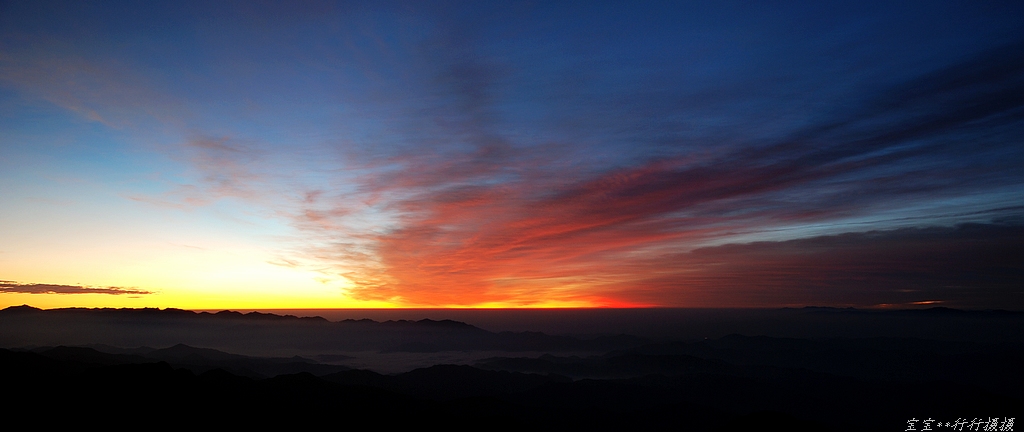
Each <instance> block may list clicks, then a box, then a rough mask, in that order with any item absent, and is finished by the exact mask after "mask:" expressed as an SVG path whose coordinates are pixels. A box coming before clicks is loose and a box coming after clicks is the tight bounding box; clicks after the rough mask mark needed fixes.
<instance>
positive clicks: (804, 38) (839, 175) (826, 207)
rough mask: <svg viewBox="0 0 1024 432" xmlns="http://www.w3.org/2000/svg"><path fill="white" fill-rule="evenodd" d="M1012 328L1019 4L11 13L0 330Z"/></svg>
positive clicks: (1023, 216) (1021, 164) (459, 5)
mask: <svg viewBox="0 0 1024 432" xmlns="http://www.w3.org/2000/svg"><path fill="white" fill-rule="evenodd" d="M20 304H30V305H33V306H37V307H44V308H50V307H161V308H164V307H177V308H187V309H216V308H241V309H256V308H350V307H354V308H361V307H701V308H708V307H711V308H719V307H721V308H733V307H740V308H750V307H767V308H774V307H801V306H809V305H813V306H833V307H864V308H885V307H931V306H946V307H955V308H969V309H1013V310H1020V309H1024V3H1021V2H1013V1H1006V2H1000V1H986V2H970V1H962V2H953V1H949V2H935V1H927V2H924V1H922V2H881V1H879V2H871V1H849V2H845V1H837V2H817V1H807V2H733V1H720V2H682V1H673V2H655V1H651V2H597V1H595V2H527V1H522V2H507V3H506V2H498V1H494V2H443V1H438V2H419V1H414V2H319V1H309V2H258V1H238V2H207V1H202V2H192V1H173V2H159V1H154V2H134V1H126V2H117V1H111V2H77V1H68V2H52V1H45V0H43V1H3V2H0V306H9V305H20Z"/></svg>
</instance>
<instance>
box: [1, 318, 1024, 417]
mask: <svg viewBox="0 0 1024 432" xmlns="http://www.w3.org/2000/svg"><path fill="white" fill-rule="evenodd" d="M800 312H801V313H811V314H842V315H843V316H846V314H851V313H853V314H856V313H858V312H856V311H847V310H825V309H820V310H801V311H800ZM928 313H932V314H935V313H937V314H940V315H945V314H956V312H949V311H941V310H940V311H937V312H928ZM968 314H975V312H968ZM30 324H34V325H37V326H40V327H37V328H35V329H30V331H32V332H34V333H32V334H35V335H42V336H45V337H46V338H50V339H49V340H53V339H61V338H65V339H67V340H83V339H87V338H88V337H89V336H96V335H97V334H96V333H95V332H96V331H100V330H104V331H111V332H112V333H110V334H106V335H103V334H100V335H99V336H96V339H94V340H91V341H89V343H91V344H92V345H90V346H52V347H47V346H40V345H41V344H38V343H36V344H29V343H25V344H23V345H21V346H22V347H23V348H22V349H19V350H10V349H0V380H3V381H2V382H4V391H5V394H6V395H7V399H8V400H10V401H11V402H9V403H7V404H6V405H5V409H6V410H8V412H11V413H17V414H18V415H24V416H34V417H37V418H46V417H45V416H47V415H48V414H49V413H52V412H60V413H61V417H60V418H62V419H86V418H93V417H95V416H96V415H97V413H106V412H110V411H111V410H112V409H117V410H121V411H124V412H125V413H127V414H124V415H129V416H132V417H133V418H140V419H142V418H148V419H160V422H161V425H167V426H173V427H192V426H194V425H195V424H199V423H202V424H208V425H215V426H228V425H230V426H231V427H266V426H268V425H271V426H281V427H297V426H299V427H302V426H305V427H318V426H322V425H323V424H324V423H325V422H328V423H330V422H334V423H336V422H338V421H342V420H343V421H351V419H368V420H364V421H372V422H373V424H374V425H377V426H397V427H417V428H425V427H435V426H439V427H445V428H447V429H469V428H473V429H482V428H487V429H541V430H551V429H571V430H581V429H589V430H623V429H628V430H694V431H732V430H736V431H739V430H756V429H777V430H815V431H829V430H832V431H865V430H904V429H905V428H906V425H907V423H906V422H907V420H909V419H911V418H917V419H923V418H929V417H931V418H935V419H938V420H940V421H955V420H956V419H957V418H968V419H971V418H986V419H988V418H994V417H1000V418H1013V417H1015V416H1016V415H1017V413H1018V412H1020V407H1022V406H1024V394H1022V391H1021V389H1022V388H1024V387H1022V386H1021V384H1022V383H1024V371H1022V370H1021V368H1020V367H1019V365H1021V364H1024V361H1022V360H1024V345H1022V344H1021V343H1020V342H1015V343H1011V342H962V341H961V342H957V341H948V340H945V341H939V340H927V339H918V338H898V337H890V338H877V337H872V338H835V337H834V338H815V339H810V338H782V337H768V336H748V335H738V334H735V335H728V336H724V337H720V338H710V339H705V340H690V341H686V340H661V341H652V340H645V339H642V338H638V337H631V336H608V337H602V338H590V339H581V338H575V337H569V336H551V335H547V334H544V333H538V332H518V333H517V332H489V331H485V330H482V329H479V328H476V327H474V326H471V325H469V324H465V323H460V322H455V321H444V320H440V321H439V320H420V321H406V320H395V321H385V322H375V321H370V320H359V321H341V322H330V321H327V320H323V319H303V318H297V317H289V316H280V315H272V314H240V313H216V314H209V313H205V314H204V313H194V312H189V311H179V310H171V311H166V310H162V311H158V310H117V309H107V310H85V309H71V310H57V311H42V310H38V309H34V308H26V307H19V308H8V309H6V310H4V311H0V333H2V334H3V335H4V337H7V338H11V339H16V340H19V341H27V340H29V339H28V337H27V336H25V335H20V336H19V335H16V334H14V333H15V331H16V329H25V328H26V326H29V325H30ZM69 324H75V325H78V326H79V327H66V326H67V325H69ZM12 327H14V328H12ZM182 334H185V335H190V336H189V337H191V338H192V339H188V338H185V339H184V341H190V340H204V338H206V339H208V340H213V341H222V340H224V339H228V338H243V337H244V338H249V339H246V340H245V341H244V343H240V344H239V346H250V345H252V344H259V343H266V344H268V347H269V348H270V349H268V351H274V352H281V351H286V350H282V349H281V346H282V345H275V344H283V346H284V347H285V348H294V347H296V346H299V347H314V348H318V349H324V350H327V352H328V353H325V354H318V355H316V356H295V355H292V356H256V355H251V354H246V355H242V354H237V353H234V352H231V351H230V350H225V349H222V348H220V347H219V346H218V349H213V348H210V347H209V345H207V347H206V348H197V347H195V346H192V345H190V344H185V343H183V342H182V341H178V342H175V343H172V344H159V343H154V342H153V341H152V340H150V341H146V342H145V343H144V344H140V345H136V347H135V348H132V347H131V346H130V345H128V346H127V347H126V346H125V345H118V344H116V343H112V342H116V341H118V340H122V341H145V338H144V337H143V336H153V337H154V340H157V341H159V340H162V339H161V338H169V337H172V336H175V335H182ZM19 337H20V338H21V339H18V338H19ZM346 337H352V338H354V339H355V341H354V342H353V341H346V340H345V338H346ZM374 337H376V338H380V340H377V341H375V342H374V341H372V338H374ZM289 338H300V339H301V338H305V339H301V340H300V341H298V342H292V341H289V340H288V339H289ZM418 338H422V339H418ZM331 343H342V344H343V348H345V349H349V350H351V349H352V347H353V346H355V347H357V348H358V349H370V350H376V351H375V352H377V353H391V354H389V355H398V356H412V357H417V358H437V359H443V358H447V357H444V356H446V355H448V354H447V351H443V350H451V349H455V347H462V349H465V350H469V351H472V350H478V351H481V352H486V353H494V352H499V353H507V355H498V356H493V355H492V356H490V357H487V358H485V357H481V358H482V359H481V360H478V361H476V362H475V363H473V364H472V365H467V364H461V365H455V364H444V363H443V361H442V362H438V363H439V364H434V365H433V366H430V367H422V368H416V369H412V370H406V371H404V372H400V373H390V374H389V373H380V372H374V371H370V370H361V369H351V368H348V367H345V366H341V365H335V364H326V363H320V362H318V361H316V360H314V359H326V361H332V362H333V361H348V360H350V359H354V358H355V357H350V356H347V355H345V354H341V353H343V352H348V351H345V350H334V351H331V345H330V344H331ZM346 344H347V345H346ZM417 344H419V345H417ZM502 344H507V345H502ZM226 345H230V343H228V344H226ZM29 346H34V348H28V347H29ZM153 346H157V347H161V346H162V347H165V348H150V347H153ZM546 347H550V348H551V349H545V348H546ZM600 347H604V349H603V351H602V350H599V349H598V348H600ZM496 348H503V349H496ZM331 352H334V354H331ZM352 352H355V353H361V352H362V351H352ZM359 355H362V354H359ZM321 356H322V357H321ZM339 419H342V420H339ZM332 424H333V423H332ZM751 428H753V429H751Z"/></svg>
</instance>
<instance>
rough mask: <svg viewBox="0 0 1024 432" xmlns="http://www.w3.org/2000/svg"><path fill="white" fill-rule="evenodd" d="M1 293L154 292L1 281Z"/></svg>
mask: <svg viewBox="0 0 1024 432" xmlns="http://www.w3.org/2000/svg"><path fill="white" fill-rule="evenodd" d="M0 293H21V294H111V295H125V294H128V295H143V294H153V293H152V292H150V291H145V290H140V289H138V288H124V287H113V286H111V287H95V286H81V285H59V284H41V283H18V282H14V281H0Z"/></svg>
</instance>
